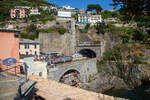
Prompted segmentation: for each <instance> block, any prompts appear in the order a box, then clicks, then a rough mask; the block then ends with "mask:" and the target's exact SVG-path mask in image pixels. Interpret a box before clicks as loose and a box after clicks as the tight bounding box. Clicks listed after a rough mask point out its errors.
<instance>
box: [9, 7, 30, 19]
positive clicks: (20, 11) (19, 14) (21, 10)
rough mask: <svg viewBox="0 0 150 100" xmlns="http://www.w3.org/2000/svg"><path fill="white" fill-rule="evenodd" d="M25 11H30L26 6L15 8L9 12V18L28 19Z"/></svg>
mask: <svg viewBox="0 0 150 100" xmlns="http://www.w3.org/2000/svg"><path fill="white" fill-rule="evenodd" d="M27 9H30V7H28V6H16V7H14V8H12V9H11V10H10V17H11V18H25V17H28V12H27Z"/></svg>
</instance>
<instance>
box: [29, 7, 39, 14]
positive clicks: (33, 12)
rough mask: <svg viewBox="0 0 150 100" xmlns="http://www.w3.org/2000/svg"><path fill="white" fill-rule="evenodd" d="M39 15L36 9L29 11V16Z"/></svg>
mask: <svg viewBox="0 0 150 100" xmlns="http://www.w3.org/2000/svg"><path fill="white" fill-rule="evenodd" d="M39 14H40V12H39V10H38V9H37V8H35V9H34V8H32V9H30V15H39Z"/></svg>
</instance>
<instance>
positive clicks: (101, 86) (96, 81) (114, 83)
mask: <svg viewBox="0 0 150 100" xmlns="http://www.w3.org/2000/svg"><path fill="white" fill-rule="evenodd" d="M126 87H127V85H126V84H125V82H124V80H123V79H121V78H119V77H117V76H112V75H110V74H109V73H104V72H102V73H99V74H98V75H96V76H95V77H94V78H93V80H92V82H90V83H89V84H88V85H87V89H88V90H91V91H95V92H103V91H105V90H109V89H113V88H115V89H120V88H126Z"/></svg>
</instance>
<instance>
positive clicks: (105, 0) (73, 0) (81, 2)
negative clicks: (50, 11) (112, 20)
mask: <svg viewBox="0 0 150 100" xmlns="http://www.w3.org/2000/svg"><path fill="white" fill-rule="evenodd" d="M48 1H49V2H51V3H54V4H56V5H58V6H59V7H61V6H63V5H70V6H72V7H74V8H79V9H86V8H87V5H88V4H100V5H101V6H102V8H103V9H104V10H111V9H112V8H113V6H110V5H109V4H111V3H113V2H112V0H48Z"/></svg>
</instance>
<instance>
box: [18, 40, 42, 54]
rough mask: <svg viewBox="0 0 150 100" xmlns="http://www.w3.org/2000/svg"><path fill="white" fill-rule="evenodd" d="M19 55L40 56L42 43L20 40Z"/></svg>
mask: <svg viewBox="0 0 150 100" xmlns="http://www.w3.org/2000/svg"><path fill="white" fill-rule="evenodd" d="M19 54H20V56H29V55H40V42H38V41H33V40H28V39H20V41H19Z"/></svg>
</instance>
